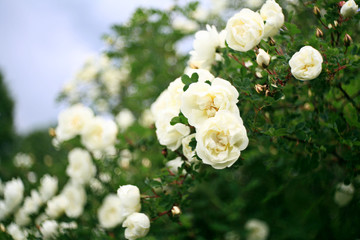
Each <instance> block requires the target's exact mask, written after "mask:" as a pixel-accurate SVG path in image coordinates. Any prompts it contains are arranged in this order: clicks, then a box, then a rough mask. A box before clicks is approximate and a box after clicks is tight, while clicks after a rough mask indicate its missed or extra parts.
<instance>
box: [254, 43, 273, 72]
mask: <svg viewBox="0 0 360 240" xmlns="http://www.w3.org/2000/svg"><path fill="white" fill-rule="evenodd" d="M256 62H257V64H258V65H259V66H260V67H263V68H266V67H267V66H269V64H270V55H269V54H268V53H267V52H265V51H264V50H263V49H261V48H260V49H259V53H258V55H257V56H256Z"/></svg>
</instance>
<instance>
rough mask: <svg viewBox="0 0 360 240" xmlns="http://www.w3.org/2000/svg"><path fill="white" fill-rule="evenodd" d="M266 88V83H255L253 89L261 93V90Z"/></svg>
mask: <svg viewBox="0 0 360 240" xmlns="http://www.w3.org/2000/svg"><path fill="white" fill-rule="evenodd" d="M265 89H266V85H260V84H256V85H255V91H256V92H257V93H261V92H262V91H264V90H265Z"/></svg>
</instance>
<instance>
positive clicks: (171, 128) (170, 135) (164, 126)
mask: <svg viewBox="0 0 360 240" xmlns="http://www.w3.org/2000/svg"><path fill="white" fill-rule="evenodd" d="M178 114H179V111H176V110H171V109H169V110H168V111H166V112H162V114H161V115H160V116H159V119H158V120H157V121H156V122H155V126H156V136H157V138H158V140H159V142H160V144H161V145H164V146H166V147H168V148H169V149H171V150H172V151H174V150H176V149H178V148H179V147H180V145H181V140H182V139H183V137H186V136H187V135H189V134H190V128H189V127H188V126H186V125H184V124H182V123H177V124H175V125H171V124H170V121H171V119H173V118H174V117H176V116H178Z"/></svg>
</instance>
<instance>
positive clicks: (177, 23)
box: [172, 17, 199, 33]
mask: <svg viewBox="0 0 360 240" xmlns="http://www.w3.org/2000/svg"><path fill="white" fill-rule="evenodd" d="M172 27H173V28H174V29H175V30H178V31H181V32H183V33H191V32H194V31H196V30H197V29H199V24H197V22H195V21H193V20H190V19H187V18H184V17H176V18H175V19H174V20H173V21H172Z"/></svg>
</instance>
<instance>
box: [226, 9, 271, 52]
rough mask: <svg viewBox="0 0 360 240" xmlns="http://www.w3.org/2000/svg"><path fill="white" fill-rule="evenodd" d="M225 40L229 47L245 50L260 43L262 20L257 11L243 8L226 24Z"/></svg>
mask: <svg viewBox="0 0 360 240" xmlns="http://www.w3.org/2000/svg"><path fill="white" fill-rule="evenodd" d="M226 32H227V35H226V42H227V44H228V45H229V47H230V48H232V49H234V50H237V51H241V52H246V51H248V50H250V49H252V48H254V47H255V46H256V45H257V44H259V43H260V41H261V39H262V37H263V34H264V22H263V19H262V18H261V16H260V14H259V13H256V12H253V11H251V10H250V9H248V8H243V9H242V10H241V11H240V12H239V13H237V14H235V15H234V16H233V17H231V18H230V19H229V20H228V22H227V24H226Z"/></svg>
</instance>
